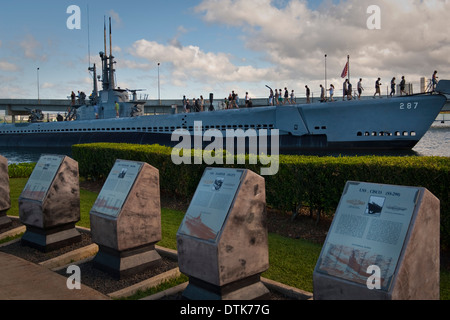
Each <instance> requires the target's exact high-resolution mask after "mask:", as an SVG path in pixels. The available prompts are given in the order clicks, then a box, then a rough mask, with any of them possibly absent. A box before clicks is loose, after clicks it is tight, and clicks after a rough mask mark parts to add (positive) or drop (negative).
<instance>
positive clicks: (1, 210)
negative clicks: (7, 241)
mask: <svg viewBox="0 0 450 320" xmlns="http://www.w3.org/2000/svg"><path fill="white" fill-rule="evenodd" d="M9 209H11V198H10V191H9V174H8V160H7V159H6V158H5V157H2V156H0V230H1V229H6V228H8V227H9V226H11V223H12V221H11V219H10V218H8V216H7V215H6V213H7V211H8V210H9Z"/></svg>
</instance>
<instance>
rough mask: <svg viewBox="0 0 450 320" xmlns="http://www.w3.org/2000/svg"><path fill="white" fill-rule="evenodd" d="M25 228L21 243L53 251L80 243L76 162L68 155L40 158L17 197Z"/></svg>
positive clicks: (78, 188) (78, 190) (78, 187)
mask: <svg viewBox="0 0 450 320" xmlns="http://www.w3.org/2000/svg"><path fill="white" fill-rule="evenodd" d="M19 216H20V220H21V222H22V223H23V224H24V225H25V226H26V227H27V231H26V232H25V234H24V235H23V237H22V244H25V245H28V246H31V247H35V248H37V249H39V250H41V251H52V250H55V249H59V248H61V247H64V246H67V245H70V244H73V243H75V242H79V241H81V234H80V233H79V232H78V231H77V230H76V228H75V223H77V222H78V221H79V220H80V186H79V173H78V163H77V162H76V161H74V160H73V159H70V158H69V157H67V156H61V155H42V156H41V158H40V159H39V161H38V163H37V164H36V167H35V169H34V170H33V173H32V174H31V176H30V178H29V180H28V182H27V184H26V186H25V188H24V189H23V191H22V194H21V195H20V197H19Z"/></svg>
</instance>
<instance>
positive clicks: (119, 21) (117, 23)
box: [108, 9, 123, 28]
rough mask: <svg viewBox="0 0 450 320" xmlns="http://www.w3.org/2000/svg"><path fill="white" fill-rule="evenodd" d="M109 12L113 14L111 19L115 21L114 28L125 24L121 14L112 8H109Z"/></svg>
mask: <svg viewBox="0 0 450 320" xmlns="http://www.w3.org/2000/svg"><path fill="white" fill-rule="evenodd" d="M108 14H109V15H110V16H111V19H112V21H113V22H114V28H121V27H122V25H123V22H122V19H121V18H120V16H119V14H118V13H117V12H115V11H114V10H112V9H111V10H109V12H108Z"/></svg>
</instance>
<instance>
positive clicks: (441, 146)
mask: <svg viewBox="0 0 450 320" xmlns="http://www.w3.org/2000/svg"><path fill="white" fill-rule="evenodd" d="M42 154H62V155H67V156H71V150H70V148H67V149H66V148H64V149H61V148H46V149H44V150H43V149H42V148H2V147H0V155H2V156H3V157H5V158H7V159H8V162H9V163H10V164H11V163H25V162H37V161H38V160H39V158H40V157H41V155H42ZM305 154H306V153H305ZM307 155H319V156H364V155H379V156H419V157H428V156H437V157H450V123H449V122H446V123H440V122H436V123H435V124H434V125H433V126H432V127H431V128H430V130H429V131H428V132H427V134H426V135H425V136H424V137H423V138H422V139H421V140H420V141H419V143H418V144H417V145H416V146H415V147H414V148H413V150H411V151H388V152H382V151H374V152H364V153H363V152H358V153H352V152H343V153H326V154H323V153H320V154H319V153H308V154H307Z"/></svg>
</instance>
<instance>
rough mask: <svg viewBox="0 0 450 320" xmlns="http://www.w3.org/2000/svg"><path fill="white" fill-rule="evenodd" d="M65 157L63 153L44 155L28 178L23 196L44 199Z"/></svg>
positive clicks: (38, 199)
mask: <svg viewBox="0 0 450 320" xmlns="http://www.w3.org/2000/svg"><path fill="white" fill-rule="evenodd" d="M63 159H64V156H61V155H43V156H42V157H41V158H40V159H39V162H38V163H37V164H36V167H35V168H34V170H33V173H32V174H31V176H30V178H29V179H28V182H27V184H26V186H25V188H24V189H23V191H22V194H21V198H24V199H28V200H36V201H43V200H44V198H45V196H46V195H47V193H48V191H49V190H50V185H51V183H52V182H53V180H54V179H55V176H56V173H57V172H58V170H59V168H60V166H61V163H62V161H63Z"/></svg>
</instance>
